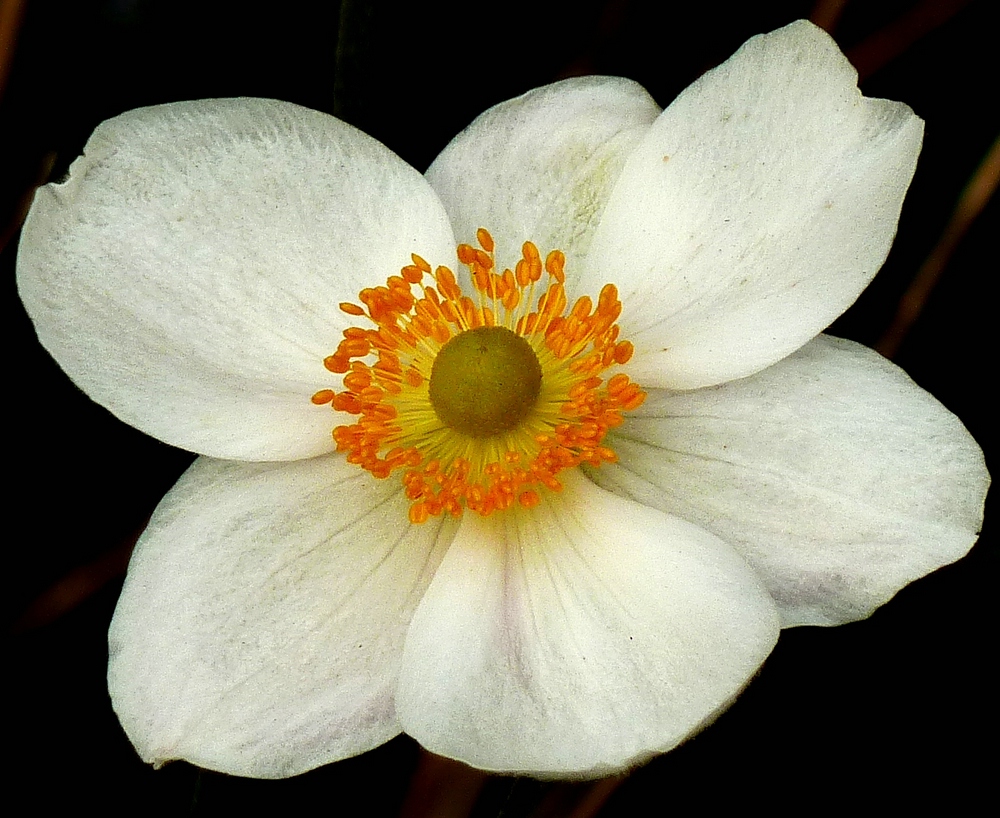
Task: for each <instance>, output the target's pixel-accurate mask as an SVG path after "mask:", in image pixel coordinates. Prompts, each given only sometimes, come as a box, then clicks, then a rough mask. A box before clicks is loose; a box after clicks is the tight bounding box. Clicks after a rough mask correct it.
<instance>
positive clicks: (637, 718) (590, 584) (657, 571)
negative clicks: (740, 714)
mask: <svg viewBox="0 0 1000 818" xmlns="http://www.w3.org/2000/svg"><path fill="white" fill-rule="evenodd" d="M564 475H565V480H564V484H565V488H564V490H563V491H562V492H561V493H559V494H553V493H549V494H548V496H547V497H546V498H545V500H544V501H543V503H542V504H541V505H540V506H537V507H536V508H535V509H533V510H531V511H530V512H525V511H523V510H521V509H518V510H517V511H513V512H507V513H504V514H501V515H493V516H492V517H489V518H485V519H484V518H481V517H477V516H475V515H472V514H466V515H465V517H464V518H463V520H462V525H461V528H460V529H459V532H458V536H457V537H456V538H455V541H454V543H453V544H452V547H451V548H450V549H449V551H448V553H447V555H446V556H445V559H444V561H443V562H442V563H441V566H440V568H439V570H438V572H437V574H436V575H435V577H434V581H433V582H432V583H431V586H430V588H429V589H428V590H427V593H426V595H425V596H424V599H423V601H422V602H421V603H420V607H419V608H418V609H417V613H416V615H415V616H414V618H413V624H412V626H411V629H410V633H409V635H408V637H407V640H406V647H405V650H404V653H403V670H402V674H401V679H400V690H399V694H398V696H397V700H396V701H397V704H396V706H397V712H398V713H399V718H400V720H401V722H402V723H403V726H404V729H405V730H406V732H407V733H409V734H411V735H412V736H414V737H415V738H416V739H417V740H418V741H420V742H421V744H423V745H424V746H425V747H427V748H428V749H429V750H432V751H434V752H436V753H440V754H442V755H445V756H449V757H452V758H457V759H460V760H461V761H464V762H466V763H468V764H472V765H473V766H476V767H482V768H485V769H489V770H501V771H506V772H522V773H532V774H535V775H566V774H600V773H604V772H608V771H611V770H618V769H621V768H622V767H624V766H626V765H628V764H631V763H634V762H636V761H638V760H641V759H643V758H646V757H648V756H649V755H651V754H653V753H656V752H661V751H664V750H668V749H670V748H671V747H673V746H675V745H676V744H678V743H679V742H681V741H683V740H684V739H685V738H686V737H687V736H689V735H690V734H691V733H693V732H694V731H696V730H697V729H699V727H701V726H702V725H704V724H705V723H706V722H707V721H709V720H711V719H712V718H713V717H714V716H715V715H717V714H718V713H719V712H720V711H721V710H722V709H723V708H725V707H726V706H727V705H728V704H729V703H730V702H731V700H732V699H733V698H734V697H735V696H736V695H737V693H739V691H740V690H741V689H742V688H743V686H744V685H745V684H746V683H747V681H748V679H749V678H750V676H751V675H752V674H753V673H754V672H755V671H756V669H757V668H758V667H759V665H760V664H761V662H763V661H764V659H765V657H766V656H767V655H768V653H769V652H770V651H771V648H772V647H773V645H774V642H775V640H776V638H777V629H778V623H777V617H776V614H775V611H774V607H773V603H772V602H771V600H770V599H769V598H768V596H767V595H766V593H764V592H763V590H762V589H761V587H760V585H759V583H758V580H757V578H756V577H755V576H753V574H752V572H750V571H749V570H748V569H747V567H746V565H745V564H744V563H743V562H742V561H741V560H740V559H739V558H738V557H737V556H736V554H735V552H733V551H732V550H731V549H730V548H728V546H726V545H725V544H723V543H721V542H720V541H719V540H717V539H716V538H715V537H713V536H711V535H710V534H708V533H706V532H705V531H704V530H702V529H699V528H697V527H695V526H693V525H690V524H689V523H685V522H684V521H682V520H679V519H676V518H672V517H668V516H666V515H664V514H661V513H659V512H657V511H655V510H653V509H651V508H647V507H644V506H640V505H637V504H635V503H632V502H629V501H627V500H624V499H622V498H620V497H616V496H614V495H612V494H608V493H606V492H603V491H601V490H600V489H598V488H597V487H595V486H594V485H593V484H592V483H590V482H589V481H587V480H586V479H585V478H584V477H583V476H582V474H581V473H580V472H579V471H578V470H574V471H572V472H564ZM560 477H561V478H562V477H563V475H560Z"/></svg>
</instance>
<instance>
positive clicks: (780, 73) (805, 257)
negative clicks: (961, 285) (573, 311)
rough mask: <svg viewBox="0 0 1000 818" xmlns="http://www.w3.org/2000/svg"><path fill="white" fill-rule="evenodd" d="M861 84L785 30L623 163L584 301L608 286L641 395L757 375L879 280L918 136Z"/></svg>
mask: <svg viewBox="0 0 1000 818" xmlns="http://www.w3.org/2000/svg"><path fill="white" fill-rule="evenodd" d="M856 82H857V73H856V72H855V70H854V69H853V68H852V67H851V65H850V64H849V63H848V62H847V60H846V59H845V58H844V56H843V54H841V53H840V51H839V50H838V49H837V46H836V44H835V43H834V42H833V40H831V39H830V37H829V36H828V35H827V34H826V33H824V32H823V31H822V30H820V29H818V28H816V27H815V26H813V25H812V24H811V23H807V22H804V21H802V22H798V23H794V24H792V25H790V26H787V27H786V28H783V29H780V30H778V31H776V32H774V33H772V34H767V35H763V36H760V37H755V38H753V39H752V40H750V41H749V42H747V43H746V44H745V45H744V46H743V47H742V48H741V49H740V50H739V51H738V52H737V53H736V55H735V56H734V57H733V58H732V59H730V60H729V61H728V62H726V63H725V64H723V65H721V66H720V67H718V68H716V69H715V70H714V71H711V72H709V73H708V74H706V75H704V76H703V77H701V78H700V79H699V80H698V81H697V82H695V83H694V84H693V85H692V86H691V87H690V88H688V89H687V90H686V91H685V92H684V93H682V94H681V95H680V96H679V97H678V98H677V99H676V100H675V101H674V103H673V104H672V105H671V106H670V107H669V108H668V109H667V110H666V111H664V113H663V114H662V116H661V117H660V118H659V119H658V120H657V121H656V123H655V124H654V125H653V127H652V128H651V129H650V130H649V131H648V132H647V134H646V136H645V138H644V139H643V141H642V143H641V144H640V145H639V146H638V147H637V148H636V150H635V151H634V152H633V153H632V155H631V156H630V157H629V159H628V162H627V163H626V166H625V169H624V170H623V171H622V174H621V177H620V179H619V181H618V185H617V186H616V187H615V190H614V193H613V194H612V196H611V199H610V200H609V202H608V205H607V208H606V210H605V213H604V217H603V219H602V221H601V224H600V227H599V228H598V231H597V233H596V235H595V236H594V239H593V243H592V245H591V254H590V257H589V260H588V265H587V271H586V276H585V277H584V280H583V285H582V286H584V287H585V289H586V290H587V291H588V292H589V291H591V290H594V291H596V290H597V289H599V288H600V286H601V285H602V284H603V283H604V282H605V281H608V280H611V281H613V282H614V283H616V284H617V285H618V289H619V292H620V294H621V297H622V304H623V307H624V309H623V312H622V318H621V321H620V323H621V327H622V332H623V334H625V335H626V336H627V337H628V338H629V339H630V340H631V341H632V342H633V343H634V344H635V347H636V354H635V357H634V358H633V360H632V362H631V363H630V364H629V373H630V374H631V375H632V376H633V377H635V378H636V379H637V380H639V382H641V383H643V385H644V386H650V387H664V388H671V389H692V388H695V387H701V386H708V385H711V384H714V383H722V382H724V381H728V380H732V379H734V378H741V377H744V376H746V375H750V374H752V373H754V372H757V371H759V370H761V369H763V368H764V367H766V366H768V365H770V364H772V363H774V362H775V361H778V360H780V359H781V358H784V357H785V356H786V355H788V354H789V353H791V352H792V351H794V350H795V349H798V348H799V347H800V346H802V344H804V343H805V342H806V341H808V340H809V339H810V338H812V337H813V336H815V335H816V334H817V333H818V332H820V331H821V330H822V329H823V328H824V327H826V326H827V325H828V324H830V322H831V321H833V319H834V318H836V317H837V316H838V315H840V313H842V312H843V311H844V310H845V309H846V308H847V307H848V306H849V305H850V304H851V303H852V302H853V301H854V300H855V298H857V296H858V294H859V293H860V292H861V291H862V290H863V289H864V288H865V286H867V284H868V282H869V281H870V280H871V279H872V277H873V276H874V275H875V273H876V272H877V271H878V269H879V267H880V266H881V264H882V262H883V261H884V260H885V257H886V254H887V253H888V252H889V246H890V244H891V243H892V239H893V236H894V235H895V232H896V222H897V220H898V218H899V211H900V208H901V206H902V203H903V196H904V195H905V193H906V189H907V187H908V186H909V184H910V179H911V178H912V176H913V170H914V167H915V165H916V161H917V154H918V152H919V150H920V142H921V138H922V133H923V123H922V122H921V121H920V120H919V119H918V118H917V117H916V116H914V114H913V112H912V111H911V110H910V109H909V108H907V107H906V106H905V105H902V104H900V103H896V102H889V101H887V100H881V99H865V98H864V97H862V96H861V94H860V92H859V91H858V89H857V88H856V87H855V86H856Z"/></svg>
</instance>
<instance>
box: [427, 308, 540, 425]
mask: <svg viewBox="0 0 1000 818" xmlns="http://www.w3.org/2000/svg"><path fill="white" fill-rule="evenodd" d="M541 386H542V367H541V365H540V364H539V363H538V356H536V355H535V352H534V350H533V349H532V348H531V344H529V343H528V342H527V341H526V340H524V338H522V337H521V336H520V335H518V334H516V333H514V332H511V331H510V330H509V329H507V328H506V327H478V328H477V329H470V330H468V331H467V332H461V333H459V334H458V335H456V336H455V337H454V338H452V339H451V340H450V341H448V343H446V344H445V345H444V346H443V347H441V351H440V352H438V354H437V357H436V358H435V359H434V365H433V366H432V367H431V381H430V399H431V406H433V407H434V411H435V412H436V413H437V416H438V417H439V418H441V422H442V423H443V424H444V425H445V426H448V427H450V428H452V429H454V430H455V431H456V432H462V433H464V434H467V435H469V436H470V437H492V436H493V435H497V434H500V432H507V431H510V430H511V429H516V428H517V427H518V426H519V425H520V424H521V422H522V421H523V420H524V419H525V418H526V417H527V415H528V413H529V412H531V410H532V409H533V408H534V407H535V403H536V402H537V400H538V392H539V390H540V389H541Z"/></svg>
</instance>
